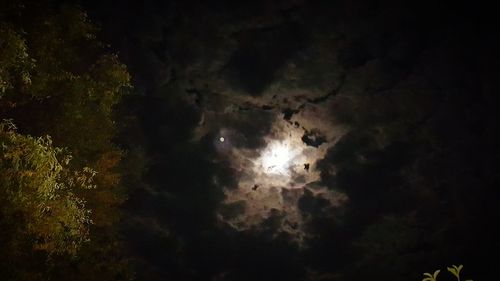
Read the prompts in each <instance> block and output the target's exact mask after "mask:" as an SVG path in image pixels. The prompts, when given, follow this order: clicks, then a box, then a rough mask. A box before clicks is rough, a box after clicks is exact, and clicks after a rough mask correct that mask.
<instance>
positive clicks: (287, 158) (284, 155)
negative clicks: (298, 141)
mask: <svg viewBox="0 0 500 281" xmlns="http://www.w3.org/2000/svg"><path fill="white" fill-rule="evenodd" d="M296 155H297V149H293V147H291V145H290V143H288V142H273V143H271V144H270V145H269V146H268V147H267V149H266V150H265V151H264V153H263V155H262V157H261V161H262V168H263V169H264V172H265V173H266V174H280V175H287V174H289V168H290V166H292V165H293V163H292V161H293V159H294V158H295V156H296Z"/></svg>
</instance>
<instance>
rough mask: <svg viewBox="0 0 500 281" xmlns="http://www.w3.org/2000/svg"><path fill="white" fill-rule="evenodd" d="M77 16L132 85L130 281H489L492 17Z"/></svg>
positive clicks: (370, 13) (492, 265)
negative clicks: (429, 280) (432, 278)
mask: <svg viewBox="0 0 500 281" xmlns="http://www.w3.org/2000/svg"><path fill="white" fill-rule="evenodd" d="M66 2H71V1H55V3H54V5H60V4H63V3H66ZM412 2H413V1H412ZM72 3H73V4H75V3H76V4H78V5H81V7H82V8H83V9H85V10H86V11H87V12H88V14H89V18H90V20H91V21H92V22H93V23H95V24H96V25H97V26H98V27H99V29H100V31H99V33H98V37H99V39H100V40H102V41H103V42H106V44H109V46H108V48H109V49H110V50H111V51H112V52H115V53H116V54H117V55H118V57H119V59H120V60H121V61H122V62H123V63H124V64H125V65H126V66H127V68H128V71H129V72H130V74H131V77H132V86H133V89H132V90H131V91H130V93H129V94H127V95H126V96H124V98H123V100H122V102H121V103H120V104H119V105H118V106H117V107H116V112H117V116H118V119H117V124H118V127H119V130H118V131H119V133H118V135H117V136H116V139H115V142H116V143H117V144H118V145H119V146H120V147H121V148H122V149H123V150H124V151H128V153H129V155H132V156H134V155H135V157H136V158H134V159H133V160H131V161H128V162H127V161H125V162H124V165H126V166H125V167H126V169H129V170H134V171H135V173H136V175H135V176H125V177H123V178H122V181H124V182H125V186H127V191H126V193H127V200H126V201H124V203H123V204H122V206H121V207H120V209H121V211H122V212H123V214H122V216H121V218H120V220H119V222H116V224H117V225H118V227H119V233H120V235H121V237H122V238H121V239H122V241H123V244H124V245H125V246H124V247H125V251H124V254H123V255H125V256H126V258H127V259H129V260H130V268H132V270H133V272H134V276H135V277H134V278H135V280H179V281H180V280H213V281H216V280H217V281H222V280H240V281H265V280H283V281H284V280H287V281H292V280H313V281H320V280H322V281H327V280H328V281H330V280H331V281H333V280H341V281H351V280H352V281H355V280H371V281H375V280H422V276H423V275H422V273H424V272H431V273H432V272H434V270H436V269H441V270H442V272H441V275H442V276H440V278H438V279H439V281H445V280H454V278H455V277H453V275H451V274H450V273H449V272H447V270H446V267H448V266H451V265H459V264H463V265H464V269H463V272H462V278H463V280H465V279H473V280H494V279H495V276H497V278H498V273H496V274H495V271H497V270H496V267H497V264H496V262H495V260H497V257H496V256H497V255H498V250H499V249H500V242H499V238H498V237H500V231H499V230H498V229H499V228H498V226H499V223H498V222H499V219H500V207H499V206H500V204H498V202H497V200H498V199H499V198H500V192H499V187H500V185H499V174H500V164H499V163H500V150H499V149H498V145H499V141H500V139H499V137H498V136H497V132H498V131H499V129H500V128H499V126H500V125H499V124H500V123H499V122H498V117H497V109H498V104H499V102H498V101H499V100H498V99H499V96H498V93H499V92H498V90H499V87H498V85H499V81H498V77H499V76H498V63H497V57H498V52H499V50H500V48H499V47H500V46H499V45H498V44H497V43H498V42H497V39H498V36H499V32H498V27H497V25H496V24H495V23H496V20H495V17H498V15H496V14H494V13H492V12H491V13H490V9H489V8H488V7H479V6H473V5H476V3H473V2H469V3H467V4H463V5H461V4H459V3H458V2H456V3H453V4H452V5H446V4H443V3H438V1H415V3H410V2H408V1H384V0H381V1H335V0H324V1H321V0H318V1H312V0H311V1H307V0H288V1H286V0H282V1H271V0H269V1H265V0H262V1H260V0H258V1H194V0H186V1H182V0H165V1H159V0H155V1H154V0H146V1H132V0H126V1H118V2H117V1H109V0H101V1H81V2H75V1H73V2H72ZM137 155H139V156H140V157H139V156H137ZM139 162H140V163H139ZM0 279H1V278H0ZM118 279H120V278H117V280H118Z"/></svg>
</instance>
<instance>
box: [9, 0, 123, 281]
mask: <svg viewBox="0 0 500 281" xmlns="http://www.w3.org/2000/svg"><path fill="white" fill-rule="evenodd" d="M1 5H2V7H3V8H2V10H1V11H0V118H1V119H9V120H10V119H12V120H13V121H12V122H11V121H9V122H3V123H1V125H0V142H1V145H2V147H1V148H0V149H1V153H0V184H1V186H0V188H1V190H0V201H1V203H2V205H1V206H0V211H1V213H0V225H1V227H2V231H3V234H2V235H1V237H0V247H1V248H2V252H3V253H7V254H6V256H4V258H1V259H0V270H1V271H4V270H6V271H8V272H11V274H10V275H9V274H7V275H5V274H4V275H5V276H10V277H7V278H12V279H19V280H22V279H26V280H37V279H44V280H45V279H46V278H49V276H52V277H51V278H54V279H59V276H58V274H60V273H65V274H66V276H71V279H72V280H77V279H79V278H85V276H94V277H95V279H96V280H98V279H105V280H109V279H113V278H115V277H116V276H117V275H120V274H119V273H117V272H123V271H124V270H125V269H124V266H123V265H124V259H123V258H122V256H123V254H122V253H121V251H122V250H121V242H120V236H119V234H118V222H119V218H120V212H119V210H118V207H119V206H120V204H122V203H123V202H124V200H125V199H126V191H125V189H124V187H123V185H122V183H121V178H122V174H123V170H120V167H119V166H120V163H121V160H122V159H123V158H124V156H125V153H124V151H122V150H121V149H120V148H119V147H118V145H116V144H115V142H114V138H115V137H116V134H117V125H116V121H115V119H116V118H115V106H117V105H118V104H119V103H120V100H121V98H122V96H123V94H124V93H126V92H127V89H129V88H130V75H129V73H128V71H127V68H126V66H125V65H124V64H122V63H121V62H120V60H119V58H118V56H117V55H116V54H113V53H111V52H109V50H108V47H107V46H106V45H105V44H103V43H102V42H100V41H99V40H97V34H98V29H97V28H96V26H95V25H93V24H92V23H91V22H90V20H89V19H88V16H87V14H86V12H85V11H84V10H83V9H81V8H80V7H77V6H74V5H66V4H63V5H60V4H54V3H51V2H49V1H38V2H34V1H8V2H6V3H4V1H2V3H1ZM12 123H15V124H16V126H17V127H18V129H14V127H13V125H12ZM70 159H71V161H69V160H70ZM84 242H88V243H84ZM70 256H71V257H72V258H71V259H68V257H70ZM99 256H108V259H107V260H106V261H100V260H98V259H97V257H99ZM47 258H50V263H48V262H46V261H47ZM29 264H31V265H32V266H28V265H29ZM35 264H36V265H37V266H34V265H35ZM12 272H17V273H15V274H14V273H12ZM0 273H1V272H0ZM69 273H71V275H69ZM13 274H14V275H13ZM120 276H122V277H123V274H122V275H120ZM64 278H66V277H64Z"/></svg>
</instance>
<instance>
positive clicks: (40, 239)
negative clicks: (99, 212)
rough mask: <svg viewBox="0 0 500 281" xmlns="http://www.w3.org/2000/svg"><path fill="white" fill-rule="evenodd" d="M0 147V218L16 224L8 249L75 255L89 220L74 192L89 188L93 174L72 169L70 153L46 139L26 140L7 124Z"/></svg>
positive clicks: (2, 127)
mask: <svg viewBox="0 0 500 281" xmlns="http://www.w3.org/2000/svg"><path fill="white" fill-rule="evenodd" d="M0 144H1V151H2V153H1V154H0V179H1V180H0V186H1V188H0V194H1V196H0V198H1V200H2V206H1V214H2V217H3V218H4V219H5V220H7V224H12V225H15V226H14V229H13V230H11V233H12V234H15V235H13V236H12V237H11V239H12V240H11V245H15V244H16V243H19V240H26V241H29V243H31V244H32V245H33V248H34V249H38V250H44V251H46V252H48V253H49V254H53V253H70V254H75V253H76V252H77V250H78V248H79V247H80V246H81V244H82V243H83V242H84V241H86V240H87V239H88V228H89V225H90V223H91V220H90V217H89V214H90V210H87V209H86V208H85V202H84V200H82V199H81V198H80V197H78V196H77V195H75V193H74V190H76V189H78V188H84V189H88V188H93V187H94V185H93V177H94V175H95V172H94V171H93V170H91V169H90V168H85V169H83V170H81V171H72V170H71V169H69V167H68V166H69V162H70V159H71V155H70V154H67V153H65V151H64V149H61V148H58V147H54V146H53V145H52V141H51V139H50V137H48V136H47V137H40V138H33V137H31V136H24V135H21V134H19V133H17V132H16V131H15V130H14V129H13V128H12V125H10V126H9V124H8V123H5V122H3V123H0ZM14 218H15V220H16V221H12V222H8V221H9V220H12V219H14ZM4 223H5V222H4Z"/></svg>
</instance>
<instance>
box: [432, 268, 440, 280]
mask: <svg viewBox="0 0 500 281" xmlns="http://www.w3.org/2000/svg"><path fill="white" fill-rule="evenodd" d="M439 272H441V270H439V269H438V270H436V271H434V274H433V277H434V280H436V278H437V276H438V274H439Z"/></svg>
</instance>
